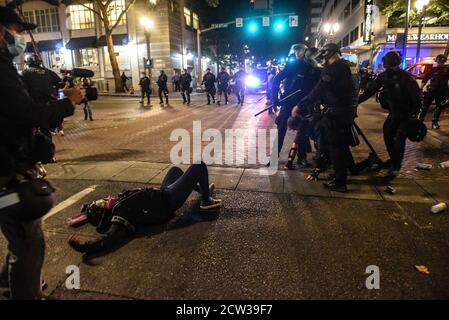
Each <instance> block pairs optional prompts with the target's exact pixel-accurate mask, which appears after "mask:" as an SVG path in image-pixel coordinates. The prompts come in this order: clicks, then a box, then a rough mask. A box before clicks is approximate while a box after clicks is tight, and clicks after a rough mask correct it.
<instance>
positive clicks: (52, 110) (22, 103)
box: [0, 49, 74, 176]
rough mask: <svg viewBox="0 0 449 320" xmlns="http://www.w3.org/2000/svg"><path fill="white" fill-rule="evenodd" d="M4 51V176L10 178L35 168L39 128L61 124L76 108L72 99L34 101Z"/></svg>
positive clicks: (0, 164)
mask: <svg viewBox="0 0 449 320" xmlns="http://www.w3.org/2000/svg"><path fill="white" fill-rule="evenodd" d="M0 50H1V51H0V97H1V100H2V103H1V104H0V176H9V175H12V174H13V173H16V172H18V170H19V168H22V167H24V166H25V167H26V166H29V167H32V166H34V165H35V163H33V160H32V159H33V156H32V154H31V149H32V147H33V146H32V142H31V140H32V136H33V134H34V132H35V131H36V128H38V127H47V126H48V125H49V124H50V123H58V122H61V121H62V120H63V119H64V118H65V117H68V116H71V115H72V114H73V112H74V107H73V105H72V103H71V101H70V100H69V99H62V100H59V101H54V102H51V103H39V102H36V101H34V100H33V99H32V98H31V97H30V95H29V93H28V91H27V89H26V87H25V84H24V83H23V81H22V77H21V76H20V75H19V74H18V73H17V70H16V68H15V67H14V65H13V64H12V58H11V56H10V55H9V53H7V52H6V51H5V50H3V49H0Z"/></svg>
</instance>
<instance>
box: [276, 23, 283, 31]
mask: <svg viewBox="0 0 449 320" xmlns="http://www.w3.org/2000/svg"><path fill="white" fill-rule="evenodd" d="M276 29H278V30H282V29H284V25H283V24H282V23H278V24H277V25H276Z"/></svg>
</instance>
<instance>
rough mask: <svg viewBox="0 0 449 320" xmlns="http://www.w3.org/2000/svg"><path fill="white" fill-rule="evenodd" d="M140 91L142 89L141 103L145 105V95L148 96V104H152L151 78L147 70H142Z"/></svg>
mask: <svg viewBox="0 0 449 320" xmlns="http://www.w3.org/2000/svg"><path fill="white" fill-rule="evenodd" d="M139 86H140V91H141V94H142V96H141V99H140V103H141V104H142V105H143V101H144V99H145V96H146V97H147V105H149V106H151V99H150V96H151V80H150V78H149V77H148V76H147V74H146V72H142V77H141V78H140V81H139Z"/></svg>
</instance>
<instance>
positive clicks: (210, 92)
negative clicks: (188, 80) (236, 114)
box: [201, 68, 217, 104]
mask: <svg viewBox="0 0 449 320" xmlns="http://www.w3.org/2000/svg"><path fill="white" fill-rule="evenodd" d="M215 81H216V78H215V75H214V74H213V73H212V72H210V69H209V68H207V70H206V74H205V75H204V77H203V82H202V83H201V84H202V85H204V86H205V87H206V95H207V104H210V98H212V102H213V103H215V94H216V93H217V89H216V88H215Z"/></svg>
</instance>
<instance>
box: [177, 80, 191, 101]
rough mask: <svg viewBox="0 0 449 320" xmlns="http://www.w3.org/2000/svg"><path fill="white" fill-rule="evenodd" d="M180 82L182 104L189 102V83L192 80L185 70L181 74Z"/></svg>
mask: <svg viewBox="0 0 449 320" xmlns="http://www.w3.org/2000/svg"><path fill="white" fill-rule="evenodd" d="M180 82H181V96H182V100H183V104H185V103H187V104H190V93H191V90H192V88H191V86H190V83H191V82H192V76H191V75H190V74H189V73H187V72H185V73H183V74H182V75H181V78H180Z"/></svg>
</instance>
